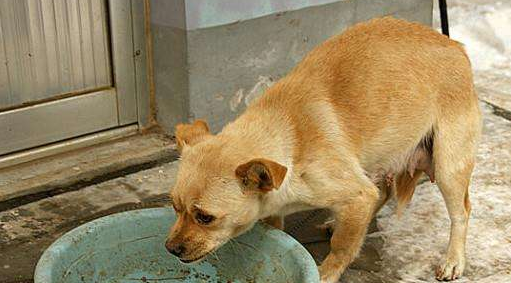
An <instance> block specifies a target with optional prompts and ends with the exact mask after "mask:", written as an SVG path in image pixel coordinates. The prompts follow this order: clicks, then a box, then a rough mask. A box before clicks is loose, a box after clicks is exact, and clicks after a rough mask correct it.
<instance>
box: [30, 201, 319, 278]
mask: <svg viewBox="0 0 511 283" xmlns="http://www.w3.org/2000/svg"><path fill="white" fill-rule="evenodd" d="M169 212H170V213H172V214H174V215H175V212H174V210H173V209H172V208H170V207H156V208H142V209H136V210H130V211H124V212H118V213H114V214H110V215H107V216H103V217H100V218H97V219H95V220H92V221H89V222H86V223H84V224H82V225H80V226H78V227H75V228H73V229H71V230H70V231H68V232H66V233H64V234H63V235H62V236H60V237H59V238H58V239H57V240H55V241H54V242H53V243H52V244H51V245H50V246H49V247H48V248H47V249H46V250H45V251H44V252H43V254H42V255H41V257H40V258H39V260H38V262H37V265H36V268H35V270H34V283H54V282H52V267H53V265H54V264H55V261H54V259H55V258H56V256H57V254H59V253H60V252H61V251H62V249H63V248H66V247H69V246H70V244H71V242H73V239H76V238H80V237H82V236H84V235H85V234H88V230H90V229H91V227H101V226H103V227H104V226H106V225H110V224H111V223H112V220H114V221H115V220H116V219H123V218H133V214H134V213H136V214H141V216H140V217H144V216H145V217H148V216H151V217H155V216H156V217H157V216H158V215H163V214H167V213H169ZM135 219H136V218H135ZM135 219H134V220H135ZM256 225H259V226H262V227H264V228H265V230H266V233H271V234H272V236H273V238H274V240H277V243H279V244H281V243H286V242H287V243H288V244H294V245H293V246H295V247H297V248H295V249H290V250H289V251H287V253H289V254H291V256H292V257H293V258H294V259H295V261H296V264H297V265H298V266H300V268H301V273H302V275H303V280H304V282H307V283H309V282H310V283H314V282H319V272H318V269H317V265H316V262H315V261H314V259H313V258H312V256H311V254H310V253H309V252H308V251H307V250H306V249H305V247H304V246H303V245H302V244H301V243H299V242H298V241H297V240H296V239H295V238H293V237H292V236H290V235H288V234H287V233H285V232H284V231H282V230H279V229H276V228H273V227H271V226H269V225H267V224H265V223H262V222H261V221H258V223H256ZM95 229H96V228H95ZM251 230H252V229H251ZM249 231H250V230H249Z"/></svg>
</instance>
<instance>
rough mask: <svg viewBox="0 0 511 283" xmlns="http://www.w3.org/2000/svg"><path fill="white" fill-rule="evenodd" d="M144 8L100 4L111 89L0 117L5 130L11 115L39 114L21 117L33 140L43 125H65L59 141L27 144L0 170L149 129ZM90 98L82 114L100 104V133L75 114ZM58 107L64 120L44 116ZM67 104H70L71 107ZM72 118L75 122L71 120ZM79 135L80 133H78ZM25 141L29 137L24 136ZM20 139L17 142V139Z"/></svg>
mask: <svg viewBox="0 0 511 283" xmlns="http://www.w3.org/2000/svg"><path fill="white" fill-rule="evenodd" d="M148 5H149V1H148V0H127V1H125V0H107V1H106V6H107V7H106V8H107V16H108V20H109V23H108V26H109V37H110V52H111V54H110V58H111V65H112V66H111V67H112V71H113V76H112V82H113V85H112V87H110V88H107V89H102V90H99V91H95V92H90V93H86V94H78V95H75V96H71V97H68V98H63V99H58V100H54V101H49V102H44V103H40V104H36V105H32V106H28V107H20V108H16V109H13V110H8V111H5V112H1V113H0V125H2V124H4V123H6V124H4V125H9V126H8V128H11V129H12V127H11V125H12V124H13V123H15V121H14V122H13V117H16V115H18V117H21V116H23V114H24V113H23V112H25V111H29V110H32V111H33V110H34V108H35V109H36V110H37V111H35V112H32V113H39V115H37V117H28V118H27V117H25V119H30V121H31V124H33V127H31V128H33V129H34V130H35V131H36V136H38V135H39V134H41V133H44V132H45V130H48V129H47V127H45V125H48V123H51V122H52V121H53V122H55V121H56V120H59V121H65V122H66V123H65V125H63V126H64V127H65V130H67V132H66V133H65V134H64V135H62V137H61V138H59V140H55V141H52V142H51V143H50V144H48V143H46V144H36V143H37V140H35V141H34V140H29V142H28V143H27V145H25V146H23V147H25V148H27V149H21V150H19V151H16V152H14V153H7V154H4V155H0V168H1V167H5V166H11V165H14V164H16V163H21V162H26V161H30V160H33V159H37V158H41V157H44V156H48V155H53V154H55V153H59V152H62V151H66V150H69V149H75V148H77V147H80V145H81V144H83V146H89V145H91V144H93V143H94V140H97V142H101V141H104V140H105V139H107V138H113V137H119V136H122V135H131V134H133V129H134V126H136V128H142V127H146V126H148V125H149V124H150V121H152V118H151V117H152V115H153V113H152V112H151V107H150V94H149V91H150V90H149V79H148V70H149V68H148V66H147V62H149V60H148V58H147V56H148V48H147V43H148V39H149V38H148V36H149V34H148V29H147V25H148V23H147V20H148V19H149V18H148V17H149V11H148V10H149V6H148ZM91 97H96V103H94V105H89V106H88V107H91V108H89V109H88V110H90V109H92V108H95V105H100V107H102V108H104V109H103V111H102V112H103V113H104V114H105V115H106V116H107V119H106V120H105V122H104V123H102V124H101V125H99V126H98V125H95V127H99V128H100V130H99V131H98V130H96V131H94V130H91V129H92V128H93V127H94V125H92V127H91V125H87V121H89V119H92V118H93V117H94V115H95V114H94V113H92V111H90V112H89V114H87V111H83V109H82V111H80V109H78V108H79V107H78V106H79V105H81V104H82V102H83V101H85V100H88V99H91ZM59 104H62V105H60V108H62V106H63V105H64V104H67V105H68V107H71V108H69V109H67V111H66V115H61V116H60V115H59V116H58V117H55V116H51V115H48V114H49V113H55V109H56V108H55V107H59ZM69 105H71V106H69ZM73 105H75V106H74V108H73V107H72V106H73ZM112 112H113V113H112ZM27 113H28V112H27ZM112 114H113V115H112ZM20 115H21V116H20ZM29 116H30V115H29ZM73 116H74V117H73ZM77 116H78V117H79V118H80V119H77ZM32 121H33V123H32ZM90 121H92V120H90ZM23 130H24V129H23ZM73 130H74V132H77V133H78V134H76V133H74V132H73ZM80 131H82V132H84V133H82V134H80ZM7 132H8V131H7ZM64 132H65V131H64ZM4 133H5V132H4ZM119 133H123V134H122V135H120V134H119ZM66 135H67V136H66ZM6 136H7V135H6ZM15 136H16V135H14V136H13V140H12V141H11V142H18V143H19V141H20V139H17V138H15ZM18 136H19V135H18ZM26 137H29V134H27V135H26ZM98 137H101V138H98ZM7 140H9V139H7ZM21 140H22V141H23V139H21ZM84 141H85V143H84Z"/></svg>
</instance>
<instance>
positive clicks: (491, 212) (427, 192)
mask: <svg viewBox="0 0 511 283" xmlns="http://www.w3.org/2000/svg"><path fill="white" fill-rule="evenodd" d="M510 85H511V84H510ZM492 87H493V86H492V84H489V83H488V84H486V85H485V87H484V89H483V90H480V92H482V95H481V97H483V98H484V99H491V98H492V94H493V93H498V95H499V96H498V99H500V100H502V99H504V100H506V101H510V100H509V99H511V95H509V96H505V95H504V96H502V95H501V92H493V91H492ZM501 87H502V86H500V85H499V86H498V88H499V89H501ZM498 99H496V100H494V101H497V102H495V103H499V102H498V101H499V100H498ZM490 103H492V102H490ZM492 104H493V103H492ZM481 105H482V109H483V112H484V115H485V123H484V131H483V132H484V133H483V139H482V143H481V147H480V150H479V154H478V164H477V167H476V170H475V173H474V178H473V182H472V186H471V198H472V205H473V213H472V218H471V220H470V227H471V228H470V232H469V235H468V250H467V255H468V267H467V269H466V277H465V278H464V279H461V280H460V282H480V283H484V282H511V238H510V235H511V217H510V215H511V206H509V203H511V175H510V174H509V172H511V142H510V141H511V122H510V121H509V120H506V119H505V118H503V117H501V116H504V117H506V116H505V115H501V114H502V111H504V113H508V114H509V113H511V111H510V110H511V109H507V108H506V107H507V106H506V105H505V104H500V105H502V107H500V106H499V107H500V108H499V109H500V110H499V111H500V112H499V111H497V112H496V113H498V114H499V115H501V116H498V115H495V114H494V111H496V110H495V107H491V106H489V105H488V104H487V103H485V102H483V103H481ZM176 168H177V162H172V163H168V164H165V165H162V166H158V167H154V168H151V169H148V170H144V171H140V172H137V173H134V174H130V175H127V176H124V177H120V178H116V179H113V180H109V181H106V182H103V183H100V184H97V185H93V186H89V187H86V188H83V189H81V190H79V191H73V192H68V193H64V194H61V195H57V196H54V197H51V198H46V199H42V200H39V201H36V202H32V203H29V204H25V205H22V206H19V207H17V208H14V209H10V210H6V211H2V212H0V283H13V282H31V281H32V273H33V270H34V266H35V264H36V262H37V259H38V258H39V256H40V255H41V253H42V252H43V251H44V249H45V248H46V247H47V246H48V245H50V244H51V243H52V242H53V241H54V240H55V239H56V238H58V237H59V236H60V235H62V234H63V233H65V232H66V231H68V230H70V229H72V228H74V227H76V226H78V225H80V224H82V223H84V222H87V221H90V220H92V219H95V218H98V217H101V216H104V215H107V214H111V213H114V212H119V211H125V210H129V209H135V208H142V207H154V206H162V205H166V204H168V199H167V193H168V190H169V188H171V187H172V184H173V181H174V176H175V172H176ZM393 206H394V204H393V203H392V202H391V203H390V204H389V205H388V206H387V207H386V208H384V209H383V210H382V211H381V212H380V213H379V215H378V217H377V219H376V220H375V221H373V223H372V225H371V228H370V230H369V234H368V235H367V237H366V241H365V244H364V248H363V250H362V252H361V253H360V255H359V257H358V258H357V260H356V261H355V262H354V263H353V264H352V265H351V266H350V268H349V270H347V271H346V272H345V274H344V275H343V277H342V279H341V281H342V282H360V283H362V282H365V283H376V282H389V283H390V282H434V279H433V273H432V270H433V268H434V266H435V265H436V264H437V263H438V261H439V260H440V259H441V255H442V253H443V252H444V250H445V246H446V244H447V241H448V227H449V221H448V218H447V213H446V211H445V208H444V204H443V202H442V200H441V196H440V193H439V191H438V190H437V189H436V188H435V186H434V185H431V184H428V183H424V184H422V185H420V186H419V187H418V188H417V193H416V195H415V196H414V199H413V201H412V203H411V204H410V206H409V208H408V209H407V211H406V212H405V214H404V216H403V217H402V218H401V219H397V218H396V216H395V215H394V213H393ZM325 217H326V213H325V212H323V211H313V212H304V213H300V214H295V215H291V216H289V217H288V219H287V223H286V231H287V232H288V233H290V234H291V235H293V236H294V237H296V238H297V239H298V240H300V241H301V242H302V243H303V244H304V246H305V247H306V248H307V249H308V250H309V251H310V252H311V254H312V255H313V256H314V257H315V259H316V260H317V261H321V260H322V258H324V256H325V255H326V253H327V252H328V236H327V235H326V234H325V233H324V231H320V230H318V229H316V228H315V225H316V224H318V223H321V221H322V220H323V219H324V218H325Z"/></svg>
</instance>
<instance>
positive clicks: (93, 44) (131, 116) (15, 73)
mask: <svg viewBox="0 0 511 283" xmlns="http://www.w3.org/2000/svg"><path fill="white" fill-rule="evenodd" d="M132 12H133V11H132V9H131V4H130V1H114V0H113V1H107V0H0V155H2V154H7V153H12V152H15V151H19V150H23V149H27V148H31V147H36V146H40V145H44V144H48V143H52V142H56V141H60V140H64V139H68V138H72V137H77V136H81V135H84V134H88V133H92V132H97V131H100V130H105V129H109V128H114V127H117V126H120V125H126V124H130V123H135V122H137V113H136V111H137V110H136V109H137V108H136V95H135V87H133V86H132V82H133V81H134V79H133V78H134V59H133V58H134V56H133V39H132V37H133V29H132Z"/></svg>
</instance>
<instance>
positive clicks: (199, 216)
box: [165, 121, 287, 262]
mask: <svg viewBox="0 0 511 283" xmlns="http://www.w3.org/2000/svg"><path fill="white" fill-rule="evenodd" d="M176 139H177V144H178V150H179V151H180V153H181V162H180V165H179V170H178V174H177V180H176V183H175V186H174V188H173V189H172V191H171V198H172V200H173V205H174V209H175V211H176V214H177V221H176V223H175V224H174V226H173V227H172V228H171V231H170V235H169V237H168V239H167V242H166V243H165V246H166V248H167V250H168V251H169V252H170V253H172V254H174V255H176V256H178V257H179V258H180V260H181V261H183V262H193V261H197V260H200V259H202V258H203V257H204V256H205V255H207V254H209V253H210V252H212V251H214V250H216V249H217V248H218V247H220V246H221V245H222V244H224V243H225V242H227V241H228V240H229V239H230V238H233V237H236V236H238V235H240V234H242V233H243V232H245V231H247V230H249V229H250V228H251V227H252V226H253V225H254V223H255V222H256V221H257V220H258V219H259V217H260V215H261V207H262V199H263V197H264V195H265V194H266V193H268V192H270V191H272V190H273V189H276V188H278V187H279V186H280V185H281V183H282V182H283V180H284V177H285V175H286V171H287V169H286V167H284V166H282V165H279V164H278V163H276V162H273V161H270V160H267V159H262V158H255V159H248V160H247V159H245V157H246V156H249V155H250V154H247V153H246V152H242V151H243V150H242V149H241V148H240V147H239V146H237V145H236V146H234V145H230V144H229V140H228V139H220V138H217V137H216V136H213V135H211V134H210V133H209V129H208V126H207V124H206V123H205V122H204V121H197V122H195V123H194V124H188V125H182V124H181V125H178V126H177V127H176Z"/></svg>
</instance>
